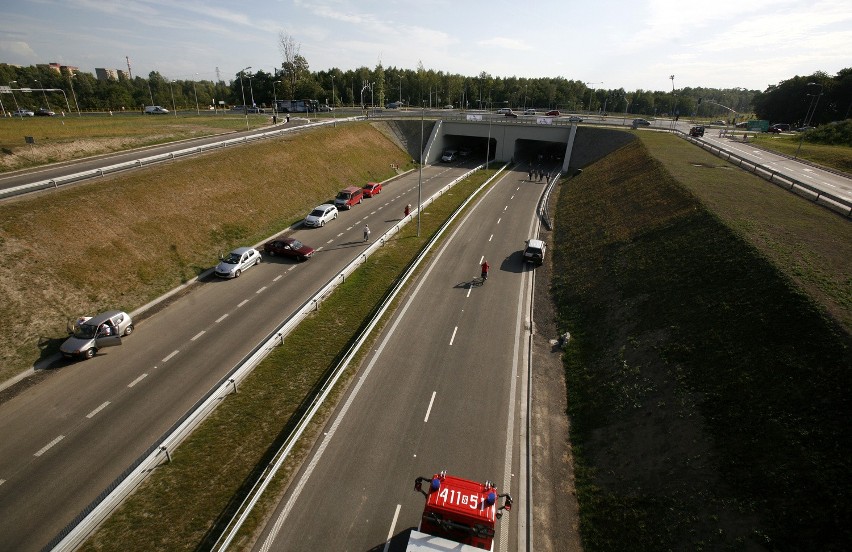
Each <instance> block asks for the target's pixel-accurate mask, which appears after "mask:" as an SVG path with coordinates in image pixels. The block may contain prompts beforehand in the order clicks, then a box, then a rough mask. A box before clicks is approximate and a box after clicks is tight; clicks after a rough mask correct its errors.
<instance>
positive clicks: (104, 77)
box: [95, 67, 118, 81]
mask: <svg viewBox="0 0 852 552" xmlns="http://www.w3.org/2000/svg"><path fill="white" fill-rule="evenodd" d="M95 76H96V77H97V78H98V80H99V81H110V80H118V72H117V71H116V70H115V69H104V68H103V67H95Z"/></svg>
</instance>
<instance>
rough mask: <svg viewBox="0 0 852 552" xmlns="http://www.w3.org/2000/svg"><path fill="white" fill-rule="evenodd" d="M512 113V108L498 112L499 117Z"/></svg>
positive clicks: (505, 108) (502, 108)
mask: <svg viewBox="0 0 852 552" xmlns="http://www.w3.org/2000/svg"><path fill="white" fill-rule="evenodd" d="M511 112H512V108H510V107H501V108H500V109H498V110H497V114H498V115H504V114H506V113H511Z"/></svg>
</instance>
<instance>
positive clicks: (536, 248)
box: [524, 238, 547, 265]
mask: <svg viewBox="0 0 852 552" xmlns="http://www.w3.org/2000/svg"><path fill="white" fill-rule="evenodd" d="M546 250H547V244H546V243H544V242H543V241H541V240H537V239H535V238H530V239H529V240H527V246H526V247H525V248H524V262H527V263H534V264H536V265H540V264H541V263H543V262H544V252H545V251H546Z"/></svg>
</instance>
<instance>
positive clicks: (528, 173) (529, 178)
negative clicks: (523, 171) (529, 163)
mask: <svg viewBox="0 0 852 552" xmlns="http://www.w3.org/2000/svg"><path fill="white" fill-rule="evenodd" d="M532 173H533V170H532V167H530V170H529V171H527V176H528V178H527V180H529V181H530V182H532Z"/></svg>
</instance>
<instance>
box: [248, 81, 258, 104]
mask: <svg viewBox="0 0 852 552" xmlns="http://www.w3.org/2000/svg"><path fill="white" fill-rule="evenodd" d="M253 78H254V75H252V74H251V73H249V75H248V80H249V94H250V95H251V106H252V107H257V104H255V103H254V87H252V85H251V79H253Z"/></svg>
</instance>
